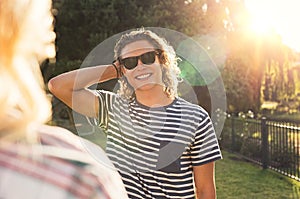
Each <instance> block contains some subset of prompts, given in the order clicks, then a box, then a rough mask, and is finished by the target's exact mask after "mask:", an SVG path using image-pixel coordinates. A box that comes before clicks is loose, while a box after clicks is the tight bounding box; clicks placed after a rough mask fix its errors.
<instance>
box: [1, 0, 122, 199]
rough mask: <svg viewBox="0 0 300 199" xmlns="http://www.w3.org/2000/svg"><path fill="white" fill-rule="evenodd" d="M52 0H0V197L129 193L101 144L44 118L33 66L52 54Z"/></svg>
mask: <svg viewBox="0 0 300 199" xmlns="http://www.w3.org/2000/svg"><path fill="white" fill-rule="evenodd" d="M51 4H52V3H51V0H0V198H9V199H14V198H43V199H45V198H51V199H53V198H55V199H60V198H82V199H86V198H100V199H102V198H103V199H108V198H115V199H120V198H127V194H126V191H125V188H124V186H123V184H122V181H121V179H120V176H119V174H118V172H117V171H116V170H115V168H114V167H113V165H112V164H111V162H110V161H109V160H108V158H107V157H106V155H105V153H104V152H103V151H102V150H101V148H100V147H98V146H96V145H94V144H92V143H91V142H89V141H87V140H84V139H82V138H80V137H78V136H76V135H74V134H73V133H71V132H69V131H67V130H65V129H62V128H59V127H53V126H48V125H45V124H44V123H46V122H47V121H48V120H49V119H50V116H51V103H50V102H49V100H48V99H47V97H46V94H45V91H44V90H43V86H42V85H43V81H42V76H41V71H40V68H39V64H40V63H42V62H43V61H44V60H45V59H47V58H54V57H55V46H54V40H55V33H54V32H53V16H52V14H51V6H52V5H51ZM92 154H93V155H92Z"/></svg>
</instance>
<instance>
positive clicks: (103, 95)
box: [87, 90, 115, 129]
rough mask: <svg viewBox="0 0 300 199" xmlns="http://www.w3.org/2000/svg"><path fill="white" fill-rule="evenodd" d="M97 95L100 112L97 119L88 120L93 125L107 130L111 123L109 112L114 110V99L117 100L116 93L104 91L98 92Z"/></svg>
mask: <svg viewBox="0 0 300 199" xmlns="http://www.w3.org/2000/svg"><path fill="white" fill-rule="evenodd" d="M95 94H96V95H97V97H98V100H99V112H98V117H97V118H87V120H88V122H89V123H90V124H91V125H96V126H99V127H101V128H103V129H107V125H108V121H109V111H111V110H112V105H113V99H114V98H115V93H112V92H110V91H104V90H96V91H95Z"/></svg>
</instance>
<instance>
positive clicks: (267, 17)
mask: <svg viewBox="0 0 300 199" xmlns="http://www.w3.org/2000/svg"><path fill="white" fill-rule="evenodd" d="M245 3H246V7H247V9H248V11H249V13H250V17H251V24H250V28H251V29H252V31H254V32H255V33H258V34H266V33H268V31H271V30H272V31H275V32H276V33H278V34H279V35H280V36H281V38H282V41H283V43H285V44H286V45H288V46H289V47H290V48H292V49H294V50H296V51H298V52H300V36H299V35H300V22H299V19H300V12H299V9H300V1H299V0H285V1H283V0H245Z"/></svg>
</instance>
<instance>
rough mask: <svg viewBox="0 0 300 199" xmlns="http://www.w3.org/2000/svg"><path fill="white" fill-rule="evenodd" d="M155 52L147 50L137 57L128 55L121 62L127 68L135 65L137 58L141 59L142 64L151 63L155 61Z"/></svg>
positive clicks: (132, 67) (130, 68) (129, 68)
mask: <svg viewBox="0 0 300 199" xmlns="http://www.w3.org/2000/svg"><path fill="white" fill-rule="evenodd" d="M156 54H157V53H156V52H155V51H151V52H147V53H145V54H142V55H140V56H137V57H128V58H125V59H122V60H121V63H122V64H124V66H125V68H127V69H128V70H132V69H134V68H135V67H136V66H137V64H138V60H139V59H140V60H141V61H142V63H143V64H147V65H149V64H153V63H154V62H155V56H156Z"/></svg>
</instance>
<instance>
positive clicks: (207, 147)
mask: <svg viewBox="0 0 300 199" xmlns="http://www.w3.org/2000/svg"><path fill="white" fill-rule="evenodd" d="M191 159H192V165H193V166H199V165H203V164H206V163H209V162H213V161H216V160H218V159H222V155H221V151H220V147H219V143H218V139H217V136H216V133H215V130H214V127H213V124H212V122H211V119H210V117H209V116H208V115H207V114H205V117H203V118H202V120H201V121H200V122H199V126H198V128H197V130H196V133H195V139H194V142H193V144H192V147H191Z"/></svg>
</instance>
